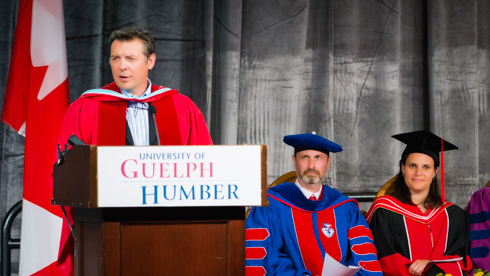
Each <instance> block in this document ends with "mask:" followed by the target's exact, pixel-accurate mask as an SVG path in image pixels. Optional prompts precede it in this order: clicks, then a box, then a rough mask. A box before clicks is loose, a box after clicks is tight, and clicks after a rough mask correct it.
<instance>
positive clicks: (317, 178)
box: [299, 169, 322, 184]
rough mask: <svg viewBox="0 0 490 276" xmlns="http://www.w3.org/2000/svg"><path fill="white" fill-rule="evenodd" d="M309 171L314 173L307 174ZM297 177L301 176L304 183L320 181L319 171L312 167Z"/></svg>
mask: <svg viewBox="0 0 490 276" xmlns="http://www.w3.org/2000/svg"><path fill="white" fill-rule="evenodd" d="M310 172H313V173H315V174H316V175H308V173H310ZM299 177H300V178H301V180H303V182H304V183H305V184H317V183H318V182H321V181H322V179H321V178H320V172H318V171H317V170H314V169H309V170H306V171H304V172H303V173H302V174H301V175H300V176H299Z"/></svg>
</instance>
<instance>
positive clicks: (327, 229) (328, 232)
mask: <svg viewBox="0 0 490 276" xmlns="http://www.w3.org/2000/svg"><path fill="white" fill-rule="evenodd" d="M322 232H323V234H324V235H325V236H326V237H327V238H331V237H332V236H333V234H334V233H335V230H333V228H332V224H330V223H324V224H323V228H322Z"/></svg>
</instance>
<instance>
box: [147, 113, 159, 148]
mask: <svg viewBox="0 0 490 276" xmlns="http://www.w3.org/2000/svg"><path fill="white" fill-rule="evenodd" d="M149 108H150V113H151V117H152V118H153V124H155V131H156V134H157V143H158V145H159V146H160V137H159V135H158V127H157V119H156V117H155V115H156V114H157V108H156V107H155V106H154V105H151V104H150V107H149Z"/></svg>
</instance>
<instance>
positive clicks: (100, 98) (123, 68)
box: [58, 27, 213, 149]
mask: <svg viewBox="0 0 490 276" xmlns="http://www.w3.org/2000/svg"><path fill="white" fill-rule="evenodd" d="M109 41H110V46H111V55H110V60H109V63H110V65H111V70H112V76H113V78H114V82H113V83H111V84H109V85H106V86H104V87H103V88H102V89H92V90H89V91H87V92H85V93H83V94H82V96H81V97H80V98H78V99H77V100H76V101H74V102H73V103H72V104H71V105H70V107H69V108H68V110H67V111H66V113H65V118H64V120H63V125H62V128H61V133H60V137H59V140H58V143H59V146H60V147H61V149H64V147H65V145H66V143H67V140H68V138H69V137H70V136H71V135H72V134H74V135H76V136H77V137H78V138H80V139H82V141H83V142H85V143H87V144H91V145H135V146H148V145H158V144H161V145H211V144H212V143H213V142H212V140H211V136H210V135H209V130H208V128H207V126H206V122H205V121H204V117H203V115H202V113H201V111H200V110H199V108H198V107H197V106H196V105H195V104H194V103H193V102H192V100H191V99H189V98H188V97H186V96H184V95H182V94H179V92H177V90H175V89H171V88H166V87H163V86H157V85H154V84H152V83H151V81H150V80H149V79H148V72H149V71H150V70H151V69H152V68H153V66H154V65H155V61H156V55H155V42H154V39H153V36H152V34H151V33H150V31H147V30H143V29H140V28H136V27H130V28H125V29H121V30H117V31H114V32H113V33H112V34H111V36H110V39H109ZM154 119H155V120H156V123H155V121H154Z"/></svg>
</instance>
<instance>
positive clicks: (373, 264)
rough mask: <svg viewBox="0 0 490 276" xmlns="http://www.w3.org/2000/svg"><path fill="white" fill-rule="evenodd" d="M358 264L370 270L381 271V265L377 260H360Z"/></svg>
mask: <svg viewBox="0 0 490 276" xmlns="http://www.w3.org/2000/svg"><path fill="white" fill-rule="evenodd" d="M359 266H360V267H362V269H364V270H367V271H370V272H381V265H380V264H379V262H378V261H360V262H359Z"/></svg>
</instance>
